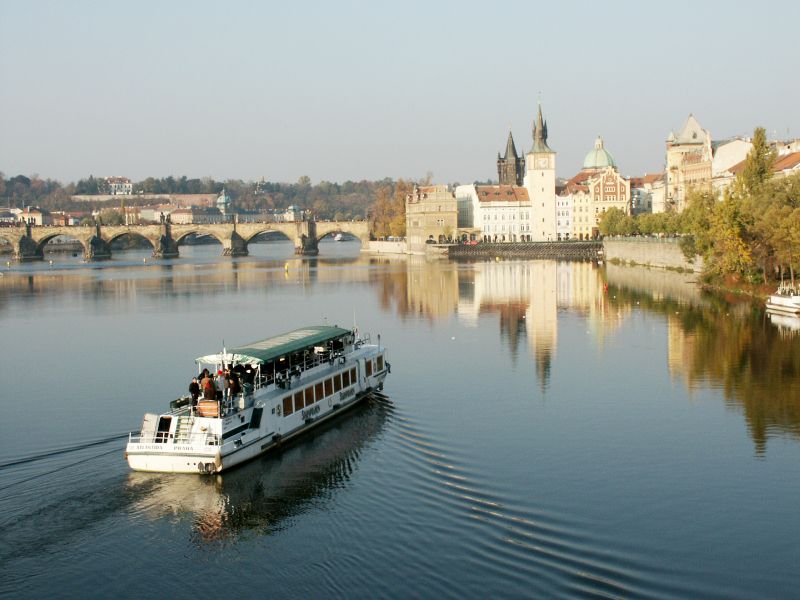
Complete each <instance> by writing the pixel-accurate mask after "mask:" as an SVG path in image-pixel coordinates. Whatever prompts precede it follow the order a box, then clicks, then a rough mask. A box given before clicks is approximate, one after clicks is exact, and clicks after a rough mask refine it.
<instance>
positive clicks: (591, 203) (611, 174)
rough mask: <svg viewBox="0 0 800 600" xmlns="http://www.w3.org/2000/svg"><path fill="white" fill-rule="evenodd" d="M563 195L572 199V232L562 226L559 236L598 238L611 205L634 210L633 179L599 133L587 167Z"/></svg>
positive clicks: (584, 164) (564, 203) (586, 162)
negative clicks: (622, 170)
mask: <svg viewBox="0 0 800 600" xmlns="http://www.w3.org/2000/svg"><path fill="white" fill-rule="evenodd" d="M560 197H561V198H562V199H566V198H567V197H569V198H570V199H571V205H572V206H571V208H572V214H571V221H572V233H571V236H570V237H566V232H565V230H564V228H563V226H562V228H561V230H560V233H561V235H560V236H559V238H558V239H578V240H588V239H594V238H596V237H597V236H598V235H599V233H600V229H599V225H600V219H602V218H603V213H605V212H606V211H607V210H609V209H610V208H617V209H619V210H621V211H622V212H624V213H625V214H626V215H629V214H631V183H630V181H629V180H627V179H625V178H624V177H622V176H621V175H620V174H619V172H618V171H617V163H616V162H615V161H614V157H613V156H611V153H610V152H609V151H608V150H606V149H605V146H604V144H603V138H601V137H599V136H598V138H597V140H595V143H594V148H593V149H592V150H590V151H589V153H588V154H587V155H586V158H585V159H584V161H583V168H582V169H581V170H580V172H579V173H578V174H577V175H575V176H574V177H573V178H572V179H570V180H569V181H568V182H567V184H566V185H565V186H564V188H563V190H562V191H561V196H560ZM562 206H565V207H566V206H569V203H567V202H563V203H562ZM560 218H561V219H563V218H564V216H560Z"/></svg>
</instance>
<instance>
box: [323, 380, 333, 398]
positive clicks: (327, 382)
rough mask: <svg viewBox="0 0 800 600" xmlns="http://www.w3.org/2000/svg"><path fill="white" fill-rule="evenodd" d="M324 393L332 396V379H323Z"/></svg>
mask: <svg viewBox="0 0 800 600" xmlns="http://www.w3.org/2000/svg"><path fill="white" fill-rule="evenodd" d="M325 395H326V396H332V395H333V379H326V380H325Z"/></svg>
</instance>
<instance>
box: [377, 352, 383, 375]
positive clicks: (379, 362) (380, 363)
mask: <svg viewBox="0 0 800 600" xmlns="http://www.w3.org/2000/svg"><path fill="white" fill-rule="evenodd" d="M378 371H383V354H378Z"/></svg>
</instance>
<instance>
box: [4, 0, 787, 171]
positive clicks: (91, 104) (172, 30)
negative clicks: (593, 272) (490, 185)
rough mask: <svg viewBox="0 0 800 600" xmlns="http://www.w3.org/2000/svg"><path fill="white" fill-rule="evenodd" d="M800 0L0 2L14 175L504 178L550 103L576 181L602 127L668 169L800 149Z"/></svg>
mask: <svg viewBox="0 0 800 600" xmlns="http://www.w3.org/2000/svg"><path fill="white" fill-rule="evenodd" d="M798 23H800V3H798V2H796V1H785V2H760V3H758V2H746V3H745V2H701V1H695V2H689V1H674V2H652V3H650V2H612V1H609V2H559V1H552V2H533V1H530V0H528V1H527V2H503V1H502V0H500V1H498V2H493V3H489V2H466V1H454V2H416V1H404V2H397V1H395V2H311V1H307V2H280V3H268V2H263V3H262V2H244V1H228V2H188V1H187V2H178V1H174V2H164V1H161V2H148V1H141V0H139V1H136V2H83V1H73V2H41V1H35V0H26V1H9V0H0V171H2V172H4V173H5V174H6V176H9V175H16V174H18V173H23V174H27V175H30V174H32V173H39V174H40V175H41V176H45V177H48V176H49V177H53V178H57V179H61V180H62V181H70V180H76V179H77V178H79V177H83V176H86V175H89V174H90V173H91V174H94V175H96V176H98V175H112V174H117V175H127V176H129V177H131V178H133V179H137V180H138V179H141V178H144V177H146V176H148V175H153V176H166V175H170V174H171V175H176V176H179V175H187V176H189V177H203V176H212V177H215V178H217V179H226V178H244V179H258V178H260V177H262V176H263V177H265V178H266V179H268V180H272V181H295V180H297V178H298V177H299V176H301V175H308V176H309V177H311V179H312V181H314V182H318V181H320V180H323V179H327V180H330V181H344V180H346V179H379V178H382V177H393V178H399V177H412V178H418V177H422V176H423V175H424V174H425V172H426V171H432V172H433V174H434V179H435V180H436V181H437V182H454V181H460V182H469V181H472V180H475V179H486V178H489V177H492V178H494V177H496V176H497V172H496V167H495V160H496V155H497V152H498V151H500V150H503V149H504V148H505V141H506V136H507V134H508V129H509V126H511V128H512V130H513V133H514V137H515V140H516V142H517V148H518V149H520V148H526V149H527V148H529V147H530V145H531V137H530V126H531V121H532V120H533V118H534V116H535V112H536V103H537V98H538V96H539V92H541V98H542V106H543V109H544V114H545V118H546V119H547V120H548V128H549V134H550V138H549V142H550V146H551V147H552V148H553V149H554V150H556V151H557V152H558V157H557V172H558V175H559V176H561V177H569V176H572V175H573V174H575V172H577V170H579V168H580V165H581V163H582V161H583V157H584V156H585V154H586V153H587V152H588V151H589V150H590V149H591V148H592V146H593V143H594V139H595V137H596V136H597V135H598V134H601V135H602V136H603V138H604V139H605V143H606V148H607V149H608V150H610V151H611V153H612V154H613V155H614V157H615V158H616V161H617V164H618V166H619V167H620V171H621V173H622V174H624V175H640V174H642V173H644V172H655V171H658V170H660V169H661V168H662V167H663V162H664V140H665V139H666V138H667V135H668V134H669V132H670V130H672V129H678V128H679V127H680V126H681V125H682V124H683V122H684V120H685V119H686V117H687V116H688V114H689V113H690V112H691V113H694V114H695V116H696V117H697V118H698V119H699V121H700V123H701V124H702V125H703V127H705V128H707V129H709V130H710V131H711V134H712V136H713V137H714V138H715V139H719V138H723V137H728V136H732V135H742V134H744V135H747V134H749V133H751V132H752V130H753V128H754V127H755V126H757V125H762V126H764V127H766V128H767V130H768V132H769V134H770V136H772V135H773V132H777V135H778V136H779V137H781V138H785V137H786V135H787V131H788V132H789V134H790V135H791V136H793V137H800V111H798V106H800V75H798V73H800V59H799V58H798V57H799V56H800V51H799V50H798V38H799V37H800V34H799V33H798V31H799V30H798V25H797V24H798Z"/></svg>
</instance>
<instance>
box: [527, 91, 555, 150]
mask: <svg viewBox="0 0 800 600" xmlns="http://www.w3.org/2000/svg"><path fill="white" fill-rule="evenodd" d="M531 152H552V150H551V149H550V147H549V146H548V145H547V122H546V121H545V120H544V117H542V103H541V102H539V110H538V112H537V114H536V123H534V125H533V148H531Z"/></svg>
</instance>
